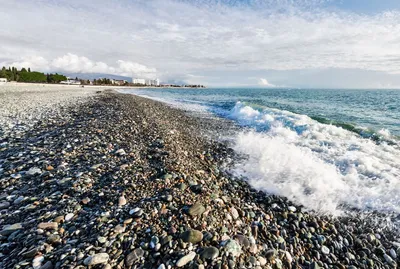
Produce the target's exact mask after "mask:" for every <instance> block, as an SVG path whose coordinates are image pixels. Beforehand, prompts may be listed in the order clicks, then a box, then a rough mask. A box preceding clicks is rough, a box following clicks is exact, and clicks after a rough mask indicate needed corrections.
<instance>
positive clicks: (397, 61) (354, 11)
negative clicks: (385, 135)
mask: <svg viewBox="0 0 400 269" xmlns="http://www.w3.org/2000/svg"><path fill="white" fill-rule="evenodd" d="M0 6H1V9H0V25H2V27H0V66H9V65H12V66H17V67H31V69H34V70H39V71H42V72H64V73H107V74H114V75H122V76H128V77H139V78H159V79H160V80H161V81H164V82H173V81H180V82H185V83H192V84H205V85H207V86H211V87H212V86H215V87H224V86H227V87H236V86H237V87H241V86H260V87H299V88H307V87H310V88H314V87H318V88H400V1H398V0H396V1H395V0H298V1H296V0H240V1H239V0H112V1H111V0H36V1H34V0H19V1H9V0H0Z"/></svg>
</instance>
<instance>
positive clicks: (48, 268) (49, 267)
mask: <svg viewBox="0 0 400 269" xmlns="http://www.w3.org/2000/svg"><path fill="white" fill-rule="evenodd" d="M40 269H53V263H52V262H51V261H48V262H46V263H45V264H43V265H42V266H41V267H40Z"/></svg>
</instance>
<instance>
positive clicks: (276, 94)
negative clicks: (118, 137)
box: [135, 88, 400, 136]
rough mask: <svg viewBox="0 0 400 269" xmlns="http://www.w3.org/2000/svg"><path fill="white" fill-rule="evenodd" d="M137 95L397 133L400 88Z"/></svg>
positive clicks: (161, 91)
mask: <svg viewBox="0 0 400 269" xmlns="http://www.w3.org/2000/svg"><path fill="white" fill-rule="evenodd" d="M135 93H137V94H139V95H146V96H150V97H156V98H162V99H165V100H169V101H177V102H182V103H195V104H201V105H204V106H206V107H207V108H208V109H209V110H210V111H213V112H216V113H219V114H224V112H227V111H229V110H230V109H232V108H233V107H234V106H235V104H236V102H238V101H241V102H246V103H247V104H249V105H251V106H254V107H257V106H261V107H263V106H264V107H269V108H276V109H280V110H286V111H290V112H294V113H297V114H304V115H308V116H310V117H313V118H315V119H317V120H320V121H326V122H332V123H340V124H350V125H352V126H354V127H357V128H362V129H368V130H370V131H379V130H381V129H385V130H388V131H389V132H390V133H391V134H393V135H395V136H400V90H343V89H338V90H318V89H309V90H307V89H246V88H240V89H238V88H231V89H226V88H225V89H144V90H139V91H137V90H135Z"/></svg>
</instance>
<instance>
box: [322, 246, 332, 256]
mask: <svg viewBox="0 0 400 269" xmlns="http://www.w3.org/2000/svg"><path fill="white" fill-rule="evenodd" d="M321 252H322V253H323V254H325V255H328V254H329V253H330V250H329V248H328V247H326V246H322V247H321Z"/></svg>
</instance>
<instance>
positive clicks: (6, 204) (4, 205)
mask: <svg viewBox="0 0 400 269" xmlns="http://www.w3.org/2000/svg"><path fill="white" fill-rule="evenodd" d="M10 205H11V204H10V203H9V202H7V201H4V202H0V210H1V209H6V208H8V207H9V206H10Z"/></svg>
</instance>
